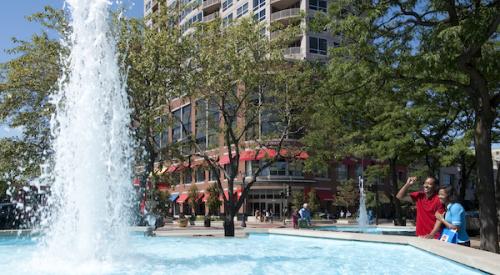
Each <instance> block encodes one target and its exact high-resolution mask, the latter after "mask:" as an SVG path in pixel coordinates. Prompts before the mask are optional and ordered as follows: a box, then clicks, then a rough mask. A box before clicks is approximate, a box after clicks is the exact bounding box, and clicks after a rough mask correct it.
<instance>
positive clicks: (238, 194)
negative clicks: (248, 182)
mask: <svg viewBox="0 0 500 275" xmlns="http://www.w3.org/2000/svg"><path fill="white" fill-rule="evenodd" d="M234 195H235V196H236V198H237V199H240V197H241V192H240V191H234ZM224 196H225V197H226V199H229V192H228V191H227V190H225V191H224ZM219 199H220V200H221V201H224V198H223V197H222V195H220V196H219Z"/></svg>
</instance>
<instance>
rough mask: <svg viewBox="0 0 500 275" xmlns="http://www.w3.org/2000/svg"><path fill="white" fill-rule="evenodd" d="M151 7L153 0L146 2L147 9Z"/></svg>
mask: <svg viewBox="0 0 500 275" xmlns="http://www.w3.org/2000/svg"><path fill="white" fill-rule="evenodd" d="M150 9H151V1H148V2H147V3H146V11H148V10H150Z"/></svg>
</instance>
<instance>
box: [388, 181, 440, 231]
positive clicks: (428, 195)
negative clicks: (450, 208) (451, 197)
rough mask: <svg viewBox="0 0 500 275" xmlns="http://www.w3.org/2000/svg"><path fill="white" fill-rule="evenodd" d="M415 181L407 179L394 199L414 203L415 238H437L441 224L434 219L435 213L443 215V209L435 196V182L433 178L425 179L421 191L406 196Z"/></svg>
mask: <svg viewBox="0 0 500 275" xmlns="http://www.w3.org/2000/svg"><path fill="white" fill-rule="evenodd" d="M416 181H417V178H416V177H409V178H408V180H407V181H406V184H405V185H403V187H402V188H401V189H400V190H399V192H398V194H397V195H396V197H397V198H398V199H399V200H405V201H409V202H415V204H416V208H417V225H416V233H417V236H419V237H423V238H426V239H432V238H438V237H439V230H440V227H441V222H440V221H439V220H437V219H436V212H439V213H441V214H442V213H444V207H443V204H442V203H441V201H440V200H439V197H438V196H437V180H436V179H435V178H433V177H427V178H426V179H425V181H424V183H423V190H422V191H417V192H412V193H410V195H409V196H408V195H407V193H408V189H410V187H411V186H413V185H414V184H415V182H416Z"/></svg>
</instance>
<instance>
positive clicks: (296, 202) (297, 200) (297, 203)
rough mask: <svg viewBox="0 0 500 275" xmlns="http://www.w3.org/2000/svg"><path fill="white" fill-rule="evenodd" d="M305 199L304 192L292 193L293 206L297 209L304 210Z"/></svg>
mask: <svg viewBox="0 0 500 275" xmlns="http://www.w3.org/2000/svg"><path fill="white" fill-rule="evenodd" d="M304 202H305V199H304V192H302V191H293V192H292V206H293V207H295V208H296V209H300V208H302V205H303V204H304Z"/></svg>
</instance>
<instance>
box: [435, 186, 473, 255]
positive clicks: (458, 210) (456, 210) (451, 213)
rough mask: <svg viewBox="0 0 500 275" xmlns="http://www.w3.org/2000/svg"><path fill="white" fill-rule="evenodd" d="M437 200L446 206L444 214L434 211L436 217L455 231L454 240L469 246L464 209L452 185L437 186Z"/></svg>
mask: <svg viewBox="0 0 500 275" xmlns="http://www.w3.org/2000/svg"><path fill="white" fill-rule="evenodd" d="M438 197H439V200H441V203H442V204H444V205H445V206H446V214H445V215H444V216H443V214H441V213H436V219H437V220H438V221H440V222H442V223H443V225H444V226H445V227H446V228H448V229H451V230H455V231H456V236H457V239H456V242H457V243H458V244H459V245H463V246H470V239H469V235H467V232H466V231H465V228H466V223H465V210H464V208H463V206H462V205H461V204H460V203H458V202H457V196H456V194H455V191H454V189H453V186H452V185H448V186H441V187H439V192H438Z"/></svg>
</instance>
